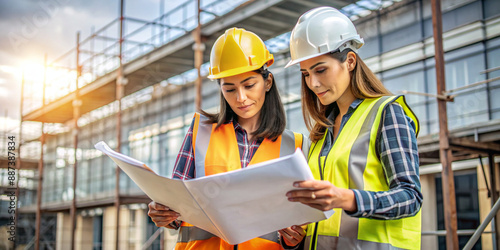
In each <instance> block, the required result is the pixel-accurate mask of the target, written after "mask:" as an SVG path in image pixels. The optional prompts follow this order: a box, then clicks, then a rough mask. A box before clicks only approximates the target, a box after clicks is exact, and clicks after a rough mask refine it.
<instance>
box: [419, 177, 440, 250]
mask: <svg viewBox="0 0 500 250" xmlns="http://www.w3.org/2000/svg"><path fill="white" fill-rule="evenodd" d="M420 183H421V185H422V195H423V196H424V202H423V203H422V211H421V213H422V232H424V231H437V230H438V227H437V207H436V177H435V176H434V174H428V175H421V176H420ZM421 249H438V237H437V236H436V235H425V236H422V246H421Z"/></svg>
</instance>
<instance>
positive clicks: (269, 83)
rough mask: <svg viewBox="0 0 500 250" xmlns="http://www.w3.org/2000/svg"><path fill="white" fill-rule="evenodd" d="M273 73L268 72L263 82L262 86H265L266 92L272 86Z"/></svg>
mask: <svg viewBox="0 0 500 250" xmlns="http://www.w3.org/2000/svg"><path fill="white" fill-rule="evenodd" d="M273 77H274V76H273V74H272V73H269V76H268V77H267V79H266V81H265V83H264V86H265V87H266V92H268V91H269V90H270V89H271V87H272V86H273Z"/></svg>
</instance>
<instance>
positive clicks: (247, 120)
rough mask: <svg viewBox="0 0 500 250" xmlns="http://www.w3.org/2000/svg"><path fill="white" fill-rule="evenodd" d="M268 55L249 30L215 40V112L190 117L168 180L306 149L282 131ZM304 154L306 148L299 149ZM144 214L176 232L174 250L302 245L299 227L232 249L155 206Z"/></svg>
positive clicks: (231, 31)
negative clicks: (217, 96)
mask: <svg viewBox="0 0 500 250" xmlns="http://www.w3.org/2000/svg"><path fill="white" fill-rule="evenodd" d="M273 62H274V58H273V55H272V54H270V53H269V51H268V50H267V48H266V46H265V44H264V42H262V40H261V39H260V38H259V37H258V36H257V35H255V34H254V33H252V32H249V31H246V30H244V29H239V28H231V29H228V30H226V32H225V33H224V34H223V35H222V36H220V37H219V38H218V39H217V40H216V42H215V44H214V45H213V47H212V51H211V55H210V75H209V76H208V77H209V78H210V79H216V80H217V82H218V83H219V86H220V90H221V91H220V100H221V101H220V107H219V113H217V114H208V113H206V112H204V111H200V113H201V114H198V113H197V114H195V116H194V118H193V122H192V123H191V126H190V128H189V130H188V133H187V135H186V137H185V139H184V143H183V145H182V147H181V151H180V153H179V155H178V157H177V161H176V163H175V167H174V172H173V177H174V178H179V179H192V178H199V177H203V176H208V175H212V174H217V173H222V172H228V171H232V170H236V169H241V168H245V167H247V166H248V165H250V164H254V163H258V162H262V161H266V160H270V159H274V158H278V157H280V156H284V155H288V154H292V153H293V152H294V151H295V149H296V148H299V147H302V145H303V144H304V145H308V143H307V141H306V140H307V139H306V140H304V138H303V136H302V134H297V133H293V132H291V131H288V130H286V129H285V125H286V124H285V121H286V119H285V111H284V108H283V105H282V103H281V99H280V96H279V93H278V88H277V86H276V84H275V82H274V77H273V75H272V74H271V73H270V72H269V70H268V69H267V67H269V66H270V65H271V64H273ZM304 151H306V152H307V149H304ZM148 214H149V216H150V217H151V219H152V220H153V221H154V222H155V224H156V225H157V226H159V227H168V228H180V229H179V230H180V231H179V239H178V241H177V245H176V248H175V249H233V248H234V249H236V248H237V249H240V250H244V249H282V246H281V245H280V243H281V244H283V246H285V247H286V246H295V245H297V244H298V243H299V242H301V241H302V239H303V237H304V236H305V231H304V229H303V228H301V227H299V226H293V227H289V228H286V229H283V230H280V234H281V235H282V239H283V240H280V237H279V235H278V233H276V232H273V233H269V234H267V235H263V236H261V237H258V238H255V239H252V240H249V241H246V242H243V243H241V244H239V245H238V246H237V247H236V246H234V247H233V246H232V245H229V244H228V243H226V242H225V241H224V240H222V239H220V238H219V237H217V236H215V235H213V234H211V233H209V232H206V231H204V230H202V229H200V228H197V227H195V226H193V225H190V224H188V223H186V222H179V221H177V220H176V219H177V218H178V217H179V214H178V213H176V212H175V211H172V210H170V209H169V208H168V207H165V206H163V205H161V204H157V203H155V202H151V203H150V204H149V213H148Z"/></svg>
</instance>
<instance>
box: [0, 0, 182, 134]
mask: <svg viewBox="0 0 500 250" xmlns="http://www.w3.org/2000/svg"><path fill="white" fill-rule="evenodd" d="M160 1H163V2H164V9H165V10H164V11H165V12H167V11H169V10H171V9H173V8H175V7H177V6H179V5H180V4H182V3H183V2H185V0H125V16H128V17H134V18H139V19H143V20H153V19H154V18H156V17H158V16H159V15H160V13H161V11H160V6H161V3H160ZM119 6H120V0H0V130H3V129H4V128H5V127H6V128H7V129H8V130H9V129H12V128H13V127H16V126H18V124H19V117H20V111H19V109H20V92H21V82H22V80H21V79H22V72H23V69H24V72H25V79H34V78H36V79H39V78H40V77H42V76H43V64H44V55H45V54H47V57H48V62H51V61H53V60H54V59H56V58H58V57H60V56H61V55H63V54H64V53H66V52H67V51H69V50H71V49H72V48H74V47H75V46H76V34H77V32H78V31H79V32H80V37H81V38H80V39H81V40H83V39H85V38H87V37H88V36H90V34H91V30H92V29H94V30H98V29H100V28H102V27H103V26H104V25H106V24H108V23H109V22H111V21H113V20H114V19H116V18H118V17H119V14H120V8H119ZM40 74H41V75H40ZM6 114H7V116H8V119H7V120H6V119H4V117H5V116H6Z"/></svg>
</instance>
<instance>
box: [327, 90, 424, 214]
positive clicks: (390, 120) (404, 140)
mask: <svg viewBox="0 0 500 250" xmlns="http://www.w3.org/2000/svg"><path fill="white" fill-rule="evenodd" d="M362 101H363V99H356V100H355V101H354V102H353V103H352V104H351V105H350V106H349V109H348V110H347V113H346V114H345V115H344V116H343V117H342V122H341V125H340V130H339V133H340V131H341V130H342V128H343V127H344V125H345V124H346V122H347V121H348V120H349V118H350V117H351V116H352V114H353V113H354V111H355V110H356V108H357V107H358V106H359V104H360V103H361V102H362ZM384 112H385V113H384V118H383V121H384V124H383V126H382V130H381V134H380V138H379V143H378V145H377V150H378V152H379V154H380V155H379V159H380V161H381V163H382V167H383V168H384V172H385V176H386V179H387V183H388V184H389V189H390V190H389V191H382V192H372V191H365V190H359V189H353V191H354V195H355V197H356V203H357V205H358V211H356V212H354V213H348V214H349V215H351V216H353V217H366V218H374V219H399V218H403V217H409V216H413V215H415V214H416V213H417V212H418V211H419V210H420V206H421V204H422V200H423V197H422V192H421V188H420V176H419V158H418V150H417V138H416V135H415V123H414V122H413V120H412V119H410V118H409V117H408V116H406V114H405V113H404V110H403V108H402V107H401V106H400V105H399V104H397V103H392V104H391V105H388V106H387V107H386V108H385V110H384ZM338 114H339V109H338V107H337V106H335V108H334V109H333V111H332V113H331V114H330V115H329V117H328V119H330V120H331V121H334V120H335V117H337V115H338ZM332 141H333V131H332V129H329V130H328V136H326V140H325V147H324V150H323V152H321V155H322V156H324V155H326V154H328V152H329V151H330V149H331V147H332V145H333V143H335V142H334V141H333V143H332Z"/></svg>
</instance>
